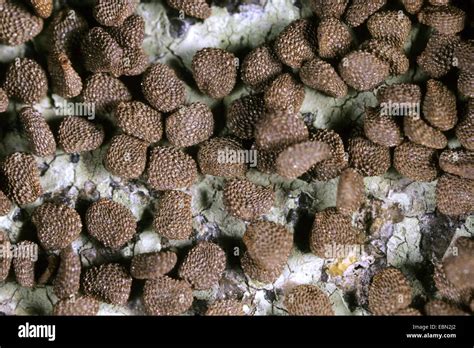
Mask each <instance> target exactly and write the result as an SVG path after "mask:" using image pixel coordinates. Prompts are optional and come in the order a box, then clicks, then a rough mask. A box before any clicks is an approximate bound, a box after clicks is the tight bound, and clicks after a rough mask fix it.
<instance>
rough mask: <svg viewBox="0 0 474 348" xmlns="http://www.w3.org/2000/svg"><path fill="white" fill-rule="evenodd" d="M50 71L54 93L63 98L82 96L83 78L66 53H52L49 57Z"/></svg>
mask: <svg viewBox="0 0 474 348" xmlns="http://www.w3.org/2000/svg"><path fill="white" fill-rule="evenodd" d="M48 71H49V75H50V76H51V85H52V89H53V93H55V94H57V95H59V96H61V97H63V98H74V97H77V96H78V95H79V94H81V91H82V80H81V77H80V76H79V74H78V73H77V72H76V70H74V68H73V66H72V63H71V61H70V60H69V58H68V56H67V55H66V53H64V52H52V53H50V54H49V55H48Z"/></svg>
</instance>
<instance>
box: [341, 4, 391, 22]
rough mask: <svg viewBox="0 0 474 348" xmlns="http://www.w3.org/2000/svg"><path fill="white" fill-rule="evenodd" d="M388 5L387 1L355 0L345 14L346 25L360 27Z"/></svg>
mask: <svg viewBox="0 0 474 348" xmlns="http://www.w3.org/2000/svg"><path fill="white" fill-rule="evenodd" d="M386 3H387V0H372V1H365V0H353V1H352V2H351V4H350V5H349V7H348V8H347V11H346V14H345V20H346V23H347V24H349V25H350V26H351V27H358V26H359V25H361V24H362V23H364V22H365V21H366V20H367V18H369V17H370V16H371V15H372V14H373V13H375V12H377V11H378V10H379V9H380V8H381V7H383V6H384V5H385V4H386Z"/></svg>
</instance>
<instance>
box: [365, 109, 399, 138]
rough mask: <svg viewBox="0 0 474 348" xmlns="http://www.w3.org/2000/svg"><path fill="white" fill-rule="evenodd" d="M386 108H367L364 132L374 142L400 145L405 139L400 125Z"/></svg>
mask: <svg viewBox="0 0 474 348" xmlns="http://www.w3.org/2000/svg"><path fill="white" fill-rule="evenodd" d="M384 111H385V110H380V109H375V108H366V109H365V118H364V134H365V136H366V137H367V138H368V139H369V140H370V141H372V142H374V143H376V144H379V145H382V146H386V147H393V146H398V145H400V144H401V143H402V141H403V135H402V132H401V129H400V126H399V125H398V123H397V122H396V120H395V119H394V118H393V116H390V115H387V114H386V113H385V112H384Z"/></svg>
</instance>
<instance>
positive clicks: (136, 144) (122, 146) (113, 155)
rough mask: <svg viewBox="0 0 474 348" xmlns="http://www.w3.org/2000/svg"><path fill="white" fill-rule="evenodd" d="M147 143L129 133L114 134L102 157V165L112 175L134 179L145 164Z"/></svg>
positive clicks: (140, 172)
mask: <svg viewBox="0 0 474 348" xmlns="http://www.w3.org/2000/svg"><path fill="white" fill-rule="evenodd" d="M147 147H148V144H147V143H146V142H144V141H142V140H140V139H136V138H134V137H131V136H129V135H125V134H120V135H115V136H114V137H113V138H112V140H111V141H110V146H109V148H108V149H107V153H106V154H105V157H104V166H105V168H106V169H107V171H109V172H110V173H112V174H113V175H116V176H119V177H121V178H123V179H126V180H128V179H136V178H138V177H139V176H140V175H142V173H143V171H144V170H145V166H146V155H147Z"/></svg>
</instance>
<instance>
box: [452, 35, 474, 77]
mask: <svg viewBox="0 0 474 348" xmlns="http://www.w3.org/2000/svg"><path fill="white" fill-rule="evenodd" d="M453 65H454V66H455V67H457V68H459V69H461V70H466V71H473V70H474V40H467V41H461V42H460V43H459V44H458V45H457V46H456V47H455V48H454V53H453Z"/></svg>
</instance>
